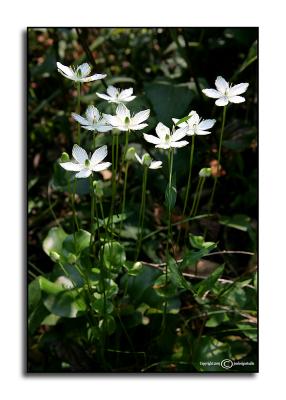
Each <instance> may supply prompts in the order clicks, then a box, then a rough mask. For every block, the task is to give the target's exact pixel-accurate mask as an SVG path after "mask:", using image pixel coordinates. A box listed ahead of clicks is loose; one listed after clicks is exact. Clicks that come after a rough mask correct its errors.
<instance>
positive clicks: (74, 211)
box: [68, 180, 79, 232]
mask: <svg viewBox="0 0 286 400" xmlns="http://www.w3.org/2000/svg"><path fill="white" fill-rule="evenodd" d="M75 188H76V180H74V185H73V192H71V185H70V180H68V191H69V193H70V199H71V208H72V213H73V223H74V232H75V230H77V231H79V225H78V220H77V215H76V210H75V205H74V197H75Z"/></svg>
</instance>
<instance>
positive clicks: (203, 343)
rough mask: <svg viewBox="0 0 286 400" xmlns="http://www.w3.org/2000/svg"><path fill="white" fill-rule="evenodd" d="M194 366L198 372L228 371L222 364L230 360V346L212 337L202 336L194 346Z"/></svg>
mask: <svg viewBox="0 0 286 400" xmlns="http://www.w3.org/2000/svg"><path fill="white" fill-rule="evenodd" d="M193 352H194V354H193V365H194V367H195V368H196V369H197V370H198V371H202V372H203V371H212V372H216V371H226V370H225V369H224V368H223V367H222V366H221V362H222V361H223V360H225V359H230V358H231V354H230V346H229V344H228V343H223V342H220V341H219V340H217V339H215V338H214V337H211V336H202V337H201V338H200V339H198V340H197V341H195V342H194V345H193Z"/></svg>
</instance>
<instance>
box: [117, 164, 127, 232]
mask: <svg viewBox="0 0 286 400" xmlns="http://www.w3.org/2000/svg"><path fill="white" fill-rule="evenodd" d="M128 168H129V162H128V161H127V163H126V168H125V171H124V186H123V199H122V208H121V214H122V215H123V214H124V212H125V203H126V188H127V178H128ZM122 224H123V221H122V220H121V221H120V227H119V233H121V231H122Z"/></svg>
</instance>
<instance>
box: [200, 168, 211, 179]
mask: <svg viewBox="0 0 286 400" xmlns="http://www.w3.org/2000/svg"><path fill="white" fill-rule="evenodd" d="M211 174H212V173H211V168H202V169H201V170H200V172H199V176H200V177H201V178H208V177H209V176H211Z"/></svg>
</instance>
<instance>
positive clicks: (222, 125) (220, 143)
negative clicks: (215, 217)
mask: <svg viewBox="0 0 286 400" xmlns="http://www.w3.org/2000/svg"><path fill="white" fill-rule="evenodd" d="M225 116H226V106H224V108H223V113H222V124H221V131H220V138H219V147H218V160H217V161H218V167H217V175H216V176H215V177H214V183H213V188H212V193H211V197H210V201H209V205H208V213H209V214H210V212H211V209H212V205H213V199H214V194H215V190H216V185H217V179H218V176H219V171H220V158H221V145H222V138H223V132H224V125H225Z"/></svg>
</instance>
